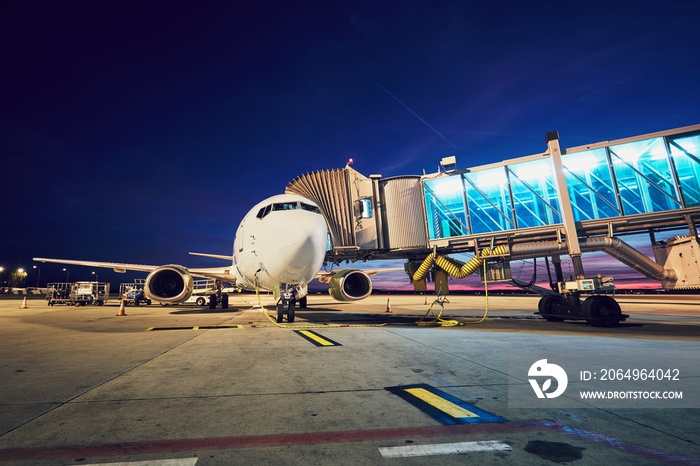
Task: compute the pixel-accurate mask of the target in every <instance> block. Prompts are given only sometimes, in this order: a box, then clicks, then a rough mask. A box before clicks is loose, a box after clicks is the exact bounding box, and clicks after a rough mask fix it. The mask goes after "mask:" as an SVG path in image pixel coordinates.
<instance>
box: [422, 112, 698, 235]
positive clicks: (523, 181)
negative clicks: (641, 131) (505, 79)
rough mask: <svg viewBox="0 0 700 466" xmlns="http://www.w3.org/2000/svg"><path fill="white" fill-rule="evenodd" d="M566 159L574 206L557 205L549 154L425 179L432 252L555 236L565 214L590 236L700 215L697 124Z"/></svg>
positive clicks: (578, 150)
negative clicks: (464, 243) (484, 240)
mask: <svg viewBox="0 0 700 466" xmlns="http://www.w3.org/2000/svg"><path fill="white" fill-rule="evenodd" d="M561 158H562V164H563V169H564V176H565V180H566V186H567V191H568V194H569V200H570V206H562V205H561V204H560V196H559V193H558V191H557V184H556V182H555V174H554V172H553V164H552V161H551V155H550V154H549V153H543V154H539V155H534V156H530V157H523V158H519V159H513V160H507V161H504V162H501V163H498V164H493V165H488V166H482V167H476V168H472V169H469V170H463V171H460V172H454V173H437V174H433V175H428V176H425V177H423V191H424V199H425V211H426V219H427V222H426V224H427V230H428V232H427V233H428V238H429V243H430V245H431V246H432V245H433V244H435V245H438V246H447V245H449V244H450V243H451V241H450V239H453V238H457V237H480V236H481V237H483V236H489V237H496V238H502V237H503V236H504V235H509V236H517V235H522V234H528V235H533V234H536V232H537V231H543V228H544V231H546V230H549V231H550V232H552V231H554V230H553V229H552V228H551V227H554V226H556V225H559V224H562V223H563V209H566V208H571V209H572V213H573V217H574V220H575V221H576V222H577V229H579V230H580V229H583V230H584V231H586V232H589V233H593V230H598V231H597V232H598V233H605V228H608V227H611V228H614V229H615V231H618V232H619V231H634V230H640V229H641V230H642V231H644V229H647V228H662V227H670V226H678V225H685V224H686V223H687V219H685V218H684V216H683V214H684V212H688V213H689V214H693V215H697V212H698V210H700V209H698V207H700V125H699V126H693V127H687V128H681V129H679V130H673V131H669V132H664V133H655V134H652V135H646V136H639V137H636V138H629V139H625V140H619V141H613V142H604V143H599V144H591V145H587V146H581V147H575V148H571V149H567V150H566V151H563V153H562V156H561ZM601 225H602V227H603V228H604V229H603V230H602V231H601V228H600V226H601ZM596 227H599V228H596Z"/></svg>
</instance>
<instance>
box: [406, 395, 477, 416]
mask: <svg viewBox="0 0 700 466" xmlns="http://www.w3.org/2000/svg"><path fill="white" fill-rule="evenodd" d="M405 391H406V392H408V393H410V394H411V395H413V396H415V397H416V398H418V399H419V400H422V401H425V402H426V403H428V404H429V405H431V406H434V407H435V408H437V409H439V410H440V411H442V412H443V413H446V414H449V415H450V416H452V417H454V418H463V417H479V416H478V415H476V414H474V413H472V412H471V411H468V410H466V409H464V408H462V407H461V406H457V405H456V404H454V403H452V402H451V401H447V400H446V399H444V398H442V397H440V396H438V395H436V394H434V393H432V392H429V391H428V390H426V389H424V388H407V389H405Z"/></svg>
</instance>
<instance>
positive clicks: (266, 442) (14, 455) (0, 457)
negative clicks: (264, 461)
mask: <svg viewBox="0 0 700 466" xmlns="http://www.w3.org/2000/svg"><path fill="white" fill-rule="evenodd" d="M546 428H547V427H546V426H545V425H543V424H539V423H528V424H516V423H500V424H495V423H493V424H457V425H451V426H449V425H447V426H446V425H439V426H420V427H404V428H394V429H373V430H350V431H338V432H309V433H302V434H271V435H243V436H238V437H213V438H201V439H171V440H145V441H140V442H120V443H102V444H92V445H59V446H53V447H29V448H5V449H0V462H3V461H27V460H44V459H62V458H91V457H109V456H119V455H124V456H126V455H147V454H156V453H173V452H183V451H212V450H229V449H236V448H264V447H275V446H294V445H316V444H327V443H344V442H369V441H375V440H394V439H413V438H429V437H442V436H458V435H465V434H491V433H507V432H514V431H522V430H541V429H546Z"/></svg>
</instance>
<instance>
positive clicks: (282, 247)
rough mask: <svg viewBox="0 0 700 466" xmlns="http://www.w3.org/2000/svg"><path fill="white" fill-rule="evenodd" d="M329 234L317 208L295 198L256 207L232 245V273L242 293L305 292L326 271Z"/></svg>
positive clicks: (276, 199) (276, 198)
mask: <svg viewBox="0 0 700 466" xmlns="http://www.w3.org/2000/svg"><path fill="white" fill-rule="evenodd" d="M327 236H328V230H327V228H326V221H325V219H324V218H323V215H321V213H320V211H319V209H318V206H317V205H316V204H315V203H313V202H312V201H310V200H308V199H306V198H304V197H302V196H297V195H293V194H280V195H277V196H272V197H270V198H267V199H265V200H264V201H262V202H260V203H258V204H256V205H255V206H254V207H253V208H252V209H251V210H250V211H249V212H248V213H247V214H246V216H245V217H244V218H243V220H242V221H241V223H240V225H239V226H238V230H237V231H236V237H235V240H234V242H233V272H234V274H235V275H236V282H237V285H238V286H240V287H242V288H247V289H255V288H256V287H257V288H259V289H266V290H272V289H273V288H274V287H275V286H277V285H278V284H280V283H283V284H288V285H294V286H298V287H300V288H304V289H305V288H306V285H307V284H308V283H309V282H310V281H311V280H313V279H314V277H315V276H316V274H317V272H318V271H319V270H320V269H321V266H322V265H323V260H324V257H325V253H326V245H327Z"/></svg>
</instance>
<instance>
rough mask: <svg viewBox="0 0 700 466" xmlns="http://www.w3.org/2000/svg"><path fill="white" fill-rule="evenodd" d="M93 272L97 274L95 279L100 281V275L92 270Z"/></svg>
mask: <svg viewBox="0 0 700 466" xmlns="http://www.w3.org/2000/svg"><path fill="white" fill-rule="evenodd" d="M92 274H93V275H94V276H95V281H96V282H99V281H100V276H99V274H98V273H97V272H92Z"/></svg>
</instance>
